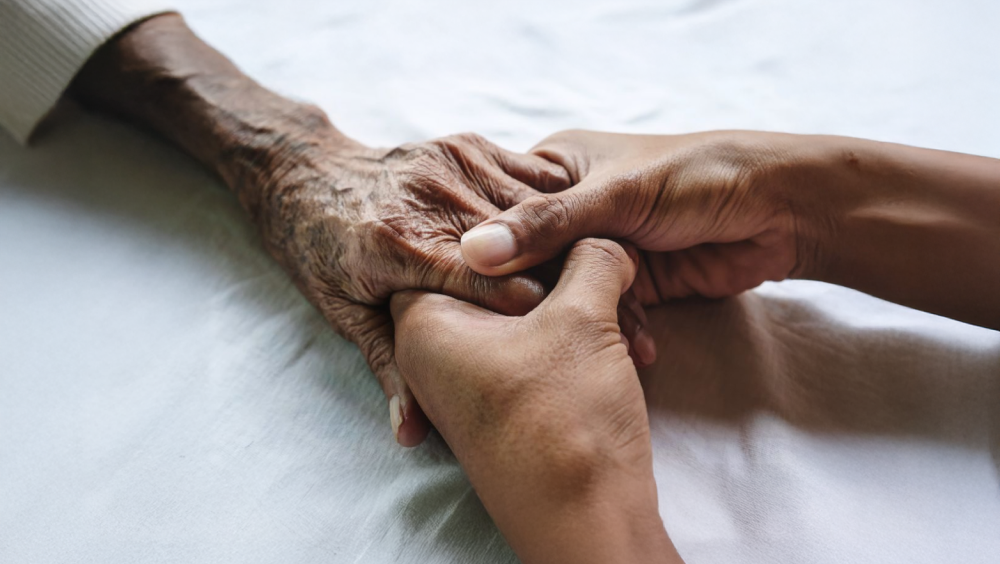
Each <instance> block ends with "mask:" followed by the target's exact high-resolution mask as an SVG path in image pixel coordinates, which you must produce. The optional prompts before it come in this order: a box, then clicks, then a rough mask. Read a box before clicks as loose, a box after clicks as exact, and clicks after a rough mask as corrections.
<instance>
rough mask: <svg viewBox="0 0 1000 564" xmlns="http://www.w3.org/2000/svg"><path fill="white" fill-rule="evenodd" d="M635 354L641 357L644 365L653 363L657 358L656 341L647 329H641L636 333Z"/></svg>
mask: <svg viewBox="0 0 1000 564" xmlns="http://www.w3.org/2000/svg"><path fill="white" fill-rule="evenodd" d="M632 345H633V346H635V355H636V356H638V357H639V360H640V361H641V362H642V363H643V364H644V365H650V364H653V361H655V360H656V341H654V340H653V337H652V336H651V335H650V334H649V332H648V331H646V330H645V329H640V330H639V332H638V333H636V335H635V339H634V342H633V343H632Z"/></svg>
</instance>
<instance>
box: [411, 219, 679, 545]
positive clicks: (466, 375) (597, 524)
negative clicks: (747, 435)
mask: <svg viewBox="0 0 1000 564" xmlns="http://www.w3.org/2000/svg"><path fill="white" fill-rule="evenodd" d="M633 275H634V264H633V262H632V261H631V260H630V259H629V258H628V256H627V255H626V253H625V252H624V250H623V249H622V248H621V247H620V246H619V245H617V244H615V243H612V242H610V241H606V240H598V239H587V240H584V241H581V242H579V243H577V244H576V245H575V246H574V247H573V249H572V250H571V251H570V253H569V256H568V258H567V259H566V263H565V266H564V269H563V272H562V275H561V277H560V279H559V283H558V285H557V286H556V287H555V289H554V290H553V292H552V293H551V294H550V295H549V296H548V297H547V298H546V299H545V301H544V302H543V303H542V304H541V305H540V306H539V307H538V308H536V309H535V310H533V311H531V312H530V313H529V314H527V315H526V316H524V317H507V316H504V315H500V314H496V313H493V312H491V311H488V310H486V309H483V308H480V307H477V306H475V305H472V304H469V303H465V302H461V301H458V300H456V299H454V298H450V297H447V296H443V295H438V294H429V293H424V292H412V291H411V292H401V293H397V294H395V295H394V296H393V298H392V315H393V318H394V320H395V322H396V359H397V362H398V363H399V367H400V370H401V371H402V373H403V375H404V376H405V378H406V379H407V381H408V382H409V384H410V386H411V388H412V390H413V393H414V395H415V396H416V398H417V400H418V401H419V402H420V405H421V406H423V409H424V411H425V412H426V414H427V416H428V417H429V418H430V420H431V421H432V422H433V423H434V425H435V426H436V428H437V429H438V430H439V431H440V432H441V434H442V436H443V437H444V438H445V440H446V441H447V442H448V444H449V445H450V446H451V448H452V450H453V451H454V452H455V455H456V456H457V457H458V459H459V461H460V462H461V463H462V465H463V467H464V468H465V470H466V472H467V474H468V475H469V478H470V480H471V481H472V484H473V486H474V487H475V489H476V491H477V493H478V494H479V496H480V498H481V499H482V500H483V503H484V504H485V505H486V508H487V510H488V511H489V512H490V514H491V515H492V516H493V518H494V520H495V521H496V523H497V525H498V526H499V527H500V530H501V531H502V532H503V533H504V535H505V536H506V538H507V540H508V542H510V543H511V546H512V547H513V548H514V550H515V552H517V553H518V555H519V556H520V557H521V558H522V560H523V561H524V562H529V563H530V562H579V563H585V562H659V561H672V560H671V559H674V558H676V552H675V551H674V550H673V547H672V545H671V544H670V541H669V539H668V538H667V536H666V533H665V532H664V530H663V524H662V522H661V520H660V518H659V513H658V510H657V497H656V484H655V481H654V480H653V473H652V452H651V445H650V438H649V422H648V419H647V416H646V405H645V402H644V399H643V393H642V389H641V387H640V385H639V380H638V376H637V374H636V371H635V367H634V365H633V363H632V361H631V360H630V359H629V356H628V353H627V347H626V346H625V344H624V337H623V335H622V334H621V332H620V328H619V325H618V323H617V322H616V321H617V312H616V308H617V306H618V302H619V298H620V296H621V294H622V293H623V292H624V291H625V290H626V289H627V288H628V287H629V286H630V284H631V282H632V279H633Z"/></svg>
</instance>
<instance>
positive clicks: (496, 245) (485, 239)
mask: <svg viewBox="0 0 1000 564" xmlns="http://www.w3.org/2000/svg"><path fill="white" fill-rule="evenodd" d="M516 254H517V244H516V243H515V241H514V234H513V233H511V231H510V228H508V227H507V226H506V225H504V224H502V223H490V224H487V225H480V226H478V227H473V228H472V229H470V230H469V231H466V233H465V235H462V255H463V256H465V260H466V262H469V263H474V264H478V265H482V266H500V265H501V264H504V263H505V262H507V261H509V260H510V259H512V258H514V255H516Z"/></svg>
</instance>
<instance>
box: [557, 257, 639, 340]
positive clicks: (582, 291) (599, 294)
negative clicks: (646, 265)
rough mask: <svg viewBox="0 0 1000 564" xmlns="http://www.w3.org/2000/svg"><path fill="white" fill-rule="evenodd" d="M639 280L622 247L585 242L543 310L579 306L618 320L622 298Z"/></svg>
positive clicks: (567, 262) (563, 272) (568, 258)
mask: <svg viewBox="0 0 1000 564" xmlns="http://www.w3.org/2000/svg"><path fill="white" fill-rule="evenodd" d="M634 277H635V264H634V263H633V262H632V261H631V260H630V259H629V256H628V254H627V253H626V252H625V250H624V249H622V247H621V245H619V244H618V243H615V242H614V241H609V240H607V239H583V240H582V241H579V242H578V243H576V244H575V245H573V248H572V249H571V250H570V252H569V255H567V257H566V264H565V266H564V267H563V271H562V275H561V276H560V277H559V283H558V284H556V287H555V289H554V290H553V291H552V293H551V294H550V295H549V297H548V298H546V299H545V302H543V304H542V307H545V308H549V307H557V308H560V307H565V306H571V305H576V306H580V307H579V309H581V310H584V311H592V312H593V313H594V314H595V315H596V316H598V317H600V318H602V319H608V320H616V319H617V308H618V302H619V298H620V297H621V295H622V293H624V292H625V291H626V290H628V288H629V286H631V284H632V280H633V278H634Z"/></svg>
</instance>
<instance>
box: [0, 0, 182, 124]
mask: <svg viewBox="0 0 1000 564" xmlns="http://www.w3.org/2000/svg"><path fill="white" fill-rule="evenodd" d="M170 11H173V10H172V9H171V8H170V6H169V5H167V4H166V3H165V2H163V1H157V0H0V127H3V128H4V129H6V130H7V131H9V132H10V133H11V135H13V136H14V138H16V139H17V140H18V141H19V142H21V143H25V142H27V140H28V137H29V136H30V135H31V132H32V130H34V128H35V126H36V125H37V124H38V122H39V121H41V120H42V118H43V117H45V115H46V114H47V113H48V112H49V111H50V110H51V109H52V108H53V106H55V104H56V102H58V101H59V97H60V96H61V95H62V93H63V91H64V90H66V87H67V86H69V83H70V81H72V80H73V76H74V75H76V73H77V72H78V71H79V70H80V68H81V67H83V65H84V63H86V62H87V59H89V58H90V56H91V55H93V53H94V51H96V50H97V48H98V47H100V46H101V45H102V44H103V43H104V42H105V41H107V40H108V39H110V38H111V37H112V36H113V35H115V34H116V33H118V32H119V31H121V30H122V29H123V28H125V27H127V26H128V25H129V24H132V23H134V22H137V21H139V20H142V19H144V18H147V17H149V16H152V15H155V14H161V13H164V12H170Z"/></svg>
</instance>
